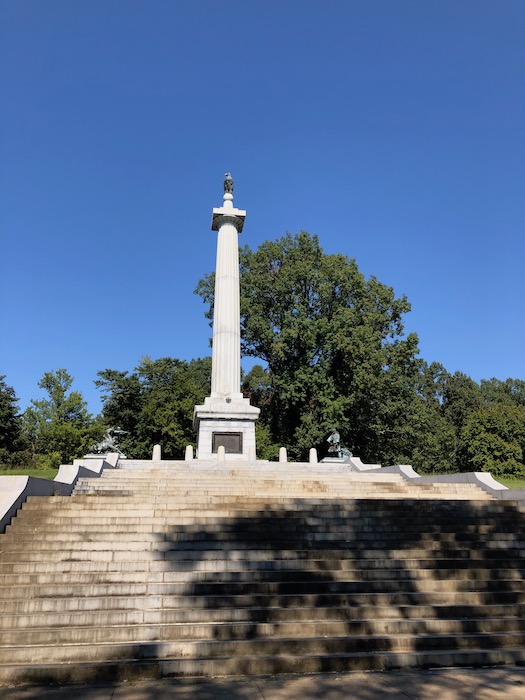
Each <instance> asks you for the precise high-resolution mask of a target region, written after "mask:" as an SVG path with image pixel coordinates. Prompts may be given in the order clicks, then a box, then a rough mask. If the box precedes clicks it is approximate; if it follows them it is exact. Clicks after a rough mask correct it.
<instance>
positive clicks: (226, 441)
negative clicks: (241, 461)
mask: <svg viewBox="0 0 525 700" xmlns="http://www.w3.org/2000/svg"><path fill="white" fill-rule="evenodd" d="M221 445H223V446H224V451H225V452H226V454H228V453H229V454H234V455H242V433H212V436H211V451H212V452H217V449H218V448H219V447H220V446H221Z"/></svg>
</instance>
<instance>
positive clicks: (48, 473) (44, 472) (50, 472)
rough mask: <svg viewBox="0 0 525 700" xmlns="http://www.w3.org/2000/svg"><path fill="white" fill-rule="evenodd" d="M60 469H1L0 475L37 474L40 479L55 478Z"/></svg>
mask: <svg viewBox="0 0 525 700" xmlns="http://www.w3.org/2000/svg"><path fill="white" fill-rule="evenodd" d="M57 474H58V469H0V476H20V475H21V476H36V477H38V478H39V479H54V478H55V476H56V475H57Z"/></svg>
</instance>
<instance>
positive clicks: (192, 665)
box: [0, 649, 525, 685]
mask: <svg viewBox="0 0 525 700" xmlns="http://www.w3.org/2000/svg"><path fill="white" fill-rule="evenodd" d="M524 663H525V651H524V650H523V649H501V650H485V649H483V650H479V649H478V650H476V649H470V650H454V651H417V652H402V653H394V652H375V653H374V654H373V655H369V654H367V653H359V652H358V653H355V654H338V655H328V656H327V655H311V656H307V655H288V654H278V655H276V656H264V657H261V656H259V655H257V656H243V657H240V658H230V657H221V658H215V659H207V658H198V659H172V660H162V659H161V660H158V659H156V658H154V659H150V660H146V659H137V660H135V661H134V663H133V664H130V663H129V662H127V661H103V662H98V663H97V664H96V666H94V665H93V664H91V663H83V662H81V661H79V662H77V663H75V664H69V663H62V664H52V663H42V664H33V665H32V666H27V664H19V665H17V664H0V683H2V684H4V685H7V684H9V685H16V684H18V683H33V684H42V683H50V682H53V683H60V684H64V683H88V682H93V681H94V680H96V681H97V682H102V681H114V680H116V679H119V681H121V682H124V681H126V680H130V681H134V680H136V679H137V678H143V679H145V678H161V677H188V678H192V677H193V678H195V677H211V676H256V675H276V674H279V673H284V674H288V673H290V674H293V673H296V674H297V673H302V674H314V673H328V672H332V673H343V672H350V671H367V670H373V671H385V670H393V669H403V668H442V667H449V666H460V667H463V666H496V665H501V664H516V665H523V664H524Z"/></svg>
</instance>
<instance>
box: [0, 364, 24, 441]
mask: <svg viewBox="0 0 525 700" xmlns="http://www.w3.org/2000/svg"><path fill="white" fill-rule="evenodd" d="M20 427H21V426H20V416H19V412H18V398H17V396H16V394H15V390H14V389H13V387H10V386H8V385H7V384H6V382H5V374H2V375H0V450H2V451H3V452H5V453H8V452H13V451H14V450H16V449H17V448H18V447H19V443H20Z"/></svg>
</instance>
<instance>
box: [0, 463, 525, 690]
mask: <svg viewBox="0 0 525 700" xmlns="http://www.w3.org/2000/svg"><path fill="white" fill-rule="evenodd" d="M524 525H525V510H524V509H523V507H520V506H519V505H518V504H517V503H512V502H500V501H496V500H493V499H491V498H490V497H489V496H488V495H487V494H485V493H484V492H483V491H481V490H480V489H478V488H477V487H475V486H472V485H466V484H454V485H451V484H441V485H439V486H436V485H432V484H407V483H406V482H404V481H403V480H402V479H401V477H399V476H398V475H394V474H381V473H374V474H366V473H361V474H356V473H349V472H348V471H347V468H345V467H344V466H341V465H334V464H329V465H325V464H291V463H288V464H275V463H273V464H272V463H264V462H257V463H252V464H243V465H241V464H239V463H237V464H228V462H215V463H206V462H200V461H193V462H167V461H163V462H137V461H131V460H122V461H121V462H120V468H119V469H116V470H107V471H105V472H104V474H103V475H102V477H101V478H99V479H83V480H80V481H79V482H78V485H77V487H76V489H75V493H74V495H73V496H71V497H49V498H36V497H33V498H29V499H28V501H27V502H26V503H25V504H24V506H23V508H22V509H21V511H20V512H19V514H18V515H17V517H16V518H15V519H14V520H13V522H12V524H11V525H10V526H9V527H8V530H7V532H6V534H5V535H1V536H0V635H1V636H0V682H1V683H4V684H8V683H21V682H45V681H51V682H75V681H76V682H82V681H88V680H89V681H93V680H104V679H117V678H118V679H126V678H127V679H132V678H139V677H150V676H225V675H237V676H238V675H253V674H276V673H315V672H330V671H331V672H342V671H352V670H383V669H393V668H406V667H419V668H429V667H439V666H471V665H494V664H523V663H524V662H525V590H524V584H523V578H524V574H525V537H524Z"/></svg>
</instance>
